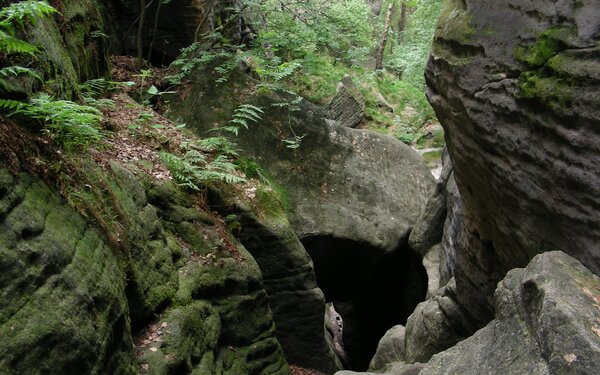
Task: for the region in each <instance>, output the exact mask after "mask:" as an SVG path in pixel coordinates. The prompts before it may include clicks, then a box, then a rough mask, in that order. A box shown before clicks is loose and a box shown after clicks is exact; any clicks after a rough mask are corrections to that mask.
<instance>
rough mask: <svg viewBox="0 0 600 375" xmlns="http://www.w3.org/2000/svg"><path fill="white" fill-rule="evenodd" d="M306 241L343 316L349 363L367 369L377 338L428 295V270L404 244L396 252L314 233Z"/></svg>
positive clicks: (322, 285) (325, 287)
mask: <svg viewBox="0 0 600 375" xmlns="http://www.w3.org/2000/svg"><path fill="white" fill-rule="evenodd" d="M302 243H303V245H304V247H305V248H306V250H307V251H308V253H309V254H310V256H311V258H312V259H313V262H314V267H315V273H316V277H317V284H318V285H319V287H320V288H321V289H322V290H323V292H324V294H325V299H326V301H327V302H331V303H333V304H334V306H335V309H336V311H337V312H338V313H339V314H340V315H341V316H342V318H343V326H344V330H343V344H344V349H345V352H346V355H347V363H346V367H347V368H349V369H352V370H358V371H361V370H363V371H364V370H366V369H367V367H368V365H369V361H370V360H371V358H372V357H373V355H374V353H375V350H376V348H377V343H378V342H379V339H380V338H381V337H382V336H383V335H384V334H385V332H386V331H387V330H388V329H389V328H391V327H393V326H394V325H397V324H403V325H404V324H406V319H407V318H408V316H409V315H410V314H411V313H412V312H413V310H414V309H415V307H416V305H417V304H418V303H419V302H421V301H423V300H424V299H425V294H426V291H427V274H426V272H425V269H424V268H423V266H422V264H421V259H420V258H419V256H418V255H416V254H415V253H414V252H413V251H412V250H411V249H410V248H409V246H408V244H407V243H403V244H402V245H400V246H399V247H398V248H397V249H395V250H394V251H392V252H387V253H386V252H384V251H383V250H381V249H379V248H376V247H373V246H370V245H368V244H364V243H360V242H356V241H352V240H348V239H342V238H335V237H333V236H312V237H307V238H304V239H303V240H302Z"/></svg>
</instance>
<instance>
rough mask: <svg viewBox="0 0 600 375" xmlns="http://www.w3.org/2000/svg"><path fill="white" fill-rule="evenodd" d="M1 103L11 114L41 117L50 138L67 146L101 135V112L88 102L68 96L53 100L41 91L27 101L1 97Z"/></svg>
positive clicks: (78, 144) (82, 142)
mask: <svg viewBox="0 0 600 375" xmlns="http://www.w3.org/2000/svg"><path fill="white" fill-rule="evenodd" d="M0 107H2V108H5V109H9V110H11V115H16V114H22V115H24V116H26V117H28V118H31V119H35V120H39V121H41V122H42V123H43V125H44V128H43V130H44V131H45V132H46V133H48V134H49V135H50V138H51V139H52V140H54V141H56V142H57V143H59V144H60V145H62V146H63V147H65V148H66V149H73V148H77V147H80V146H84V145H87V144H90V143H92V142H97V141H98V140H100V138H101V133H100V130H99V129H100V122H101V121H102V113H101V112H100V111H99V110H97V109H96V108H93V107H90V106H86V105H80V104H77V103H75V102H72V101H70V100H55V99H54V98H52V97H51V96H50V95H48V94H46V93H43V92H42V93H38V94H37V96H35V97H34V98H32V99H31V100H30V103H22V102H18V101H14V100H0Z"/></svg>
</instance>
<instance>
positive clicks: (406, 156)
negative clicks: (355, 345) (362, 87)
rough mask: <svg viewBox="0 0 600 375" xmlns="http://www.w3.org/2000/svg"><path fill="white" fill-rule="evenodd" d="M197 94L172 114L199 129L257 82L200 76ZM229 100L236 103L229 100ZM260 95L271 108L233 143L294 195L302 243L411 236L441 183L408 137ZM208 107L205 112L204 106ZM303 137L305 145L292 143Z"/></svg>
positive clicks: (174, 105)
mask: <svg viewBox="0 0 600 375" xmlns="http://www.w3.org/2000/svg"><path fill="white" fill-rule="evenodd" d="M194 81H195V82H196V84H195V85H193V86H192V87H191V91H190V92H189V95H187V96H186V97H185V98H182V99H181V100H172V101H171V109H170V112H171V113H170V115H171V117H173V118H175V119H177V121H182V122H185V123H187V124H191V126H193V127H194V129H196V130H198V131H206V130H208V129H212V128H214V127H215V126H217V125H223V124H225V123H226V122H227V121H228V120H229V119H230V116H231V113H233V110H234V109H235V108H236V107H237V106H238V105H239V104H240V103H239V102H236V99H239V98H240V97H242V98H243V97H245V94H243V93H245V92H248V91H249V90H252V89H253V87H252V85H253V83H252V82H251V81H250V80H249V79H248V77H245V76H244V75H243V74H242V73H239V72H238V73H235V72H234V73H233V74H232V76H231V77H230V79H229V81H228V82H229V83H230V84H228V85H227V87H226V86H224V85H214V84H213V83H212V82H211V80H210V74H204V73H203V74H201V75H197V76H196V77H195V78H194ZM223 98H228V100H223ZM286 99H290V98H282V97H278V96H274V94H265V95H260V96H259V98H258V99H257V102H256V103H254V104H257V105H260V106H261V107H262V108H263V109H264V111H265V113H264V114H263V115H262V121H261V122H260V123H257V124H251V126H250V129H249V130H248V131H246V130H242V131H240V133H239V135H238V136H237V137H234V138H232V140H233V141H234V142H236V143H238V145H239V146H240V147H241V148H242V154H243V155H245V156H250V157H253V158H254V159H255V160H256V161H257V162H258V163H259V164H260V165H261V166H262V167H263V168H265V169H266V170H267V171H268V172H269V173H270V174H272V176H273V178H274V180H275V181H276V182H277V183H278V184H280V185H282V186H283V187H284V188H285V190H286V193H287V195H288V198H289V200H290V206H291V207H290V208H291V210H292V215H291V224H292V227H293V229H294V231H295V232H296V234H297V235H298V237H299V238H300V239H301V240H302V239H303V238H307V237H311V236H332V237H335V238H341V239H348V240H352V241H358V242H361V243H365V244H368V245H370V246H373V247H376V248H380V249H384V251H392V250H394V249H396V248H397V247H398V245H399V244H400V243H402V242H403V240H405V239H406V237H407V235H408V233H409V231H410V228H411V227H412V226H413V225H414V223H415V222H416V220H417V218H418V216H419V215H420V212H421V210H422V209H423V206H424V205H425V203H426V201H427V199H428V198H429V195H430V194H431V192H432V191H433V186H434V180H433V177H432V176H431V174H430V173H429V171H427V169H426V168H425V166H424V165H423V163H422V161H421V160H420V158H419V156H418V155H417V154H416V152H414V151H413V150H412V149H410V147H408V146H406V145H404V144H403V143H402V142H400V141H398V140H396V139H394V138H392V137H387V136H384V135H381V134H378V133H374V132H369V131H365V130H356V129H350V128H347V127H344V126H340V125H335V124H333V123H326V122H325V120H324V118H323V116H322V115H321V111H320V109H319V108H317V107H316V106H314V105H312V104H310V103H308V102H306V101H302V102H300V103H298V104H290V106H293V107H294V108H293V109H295V110H293V111H292V110H289V109H288V108H287V107H286V106H283V107H282V106H279V105H278V106H273V104H274V103H281V102H285V100H286ZM200 109H201V110H200ZM295 136H303V138H302V139H301V140H300V141H299V143H298V144H299V147H298V148H293V149H291V148H288V147H286V143H284V142H283V141H284V140H290V139H293V138H294V137H295Z"/></svg>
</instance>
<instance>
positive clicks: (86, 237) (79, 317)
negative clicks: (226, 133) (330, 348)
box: [0, 164, 289, 375]
mask: <svg viewBox="0 0 600 375" xmlns="http://www.w3.org/2000/svg"><path fill="white" fill-rule="evenodd" d="M86 173H87V177H89V178H91V179H93V180H94V181H95V182H96V183H97V184H98V185H101V186H102V187H103V188H102V189H103V191H104V192H105V193H106V194H107V197H109V196H110V197H113V199H115V200H116V201H117V202H118V204H119V206H118V210H119V214H118V216H117V218H118V220H119V225H118V226H116V227H114V228H122V231H121V232H113V233H112V236H108V234H107V232H104V231H100V230H99V229H97V228H96V227H95V226H94V225H92V223H91V222H90V221H88V220H87V219H86V218H84V217H83V216H81V215H79V214H78V213H76V212H75V211H74V210H73V209H72V208H70V207H69V206H68V205H67V204H66V202H65V201H64V200H62V198H60V197H59V195H58V194H57V193H56V192H54V191H52V190H51V189H50V188H48V187H47V186H46V185H45V184H44V183H43V182H41V181H40V180H39V179H37V178H34V177H30V176H28V175H25V174H21V175H18V176H13V175H11V174H10V173H8V172H7V171H6V170H0V253H1V255H2V257H1V260H0V271H1V274H2V275H3V276H2V278H0V286H1V290H2V299H1V301H2V302H0V334H1V335H2V337H3V340H1V342H0V372H2V373H8V374H11V373H47V374H80V373H90V374H99V373H123V374H134V373H138V371H139V370H147V371H148V372H149V373H153V374H167V373H174V372H177V371H186V372H192V371H197V372H199V373H213V372H214V371H216V368H219V369H220V370H222V371H223V373H226V374H231V375H234V374H241V373H248V374H265V375H266V374H273V373H281V374H287V373H288V372H289V370H288V367H287V364H286V362H285V360H284V358H283V352H282V349H281V346H280V344H279V342H278V341H277V339H276V337H275V327H274V324H273V319H272V315H271V311H270V308H269V303H268V298H267V293H266V292H265V290H264V287H263V282H262V275H261V273H260V269H259V267H258V265H257V264H256V262H255V261H254V259H253V258H252V256H251V255H250V254H249V253H248V252H247V251H246V250H245V249H244V248H243V246H241V245H239V244H236V243H235V242H230V246H229V247H228V246H224V242H225V243H226V242H227V240H226V239H224V238H222V237H219V236H218V233H219V232H218V230H216V229H215V227H214V226H213V224H211V221H210V219H209V218H207V216H206V215H205V214H204V215H203V214H202V213H201V212H200V211H198V210H197V209H195V208H194V207H193V206H192V205H191V203H190V201H189V198H186V196H185V195H184V194H182V193H181V192H180V191H179V190H178V189H176V188H175V187H174V186H173V185H172V184H171V185H170V186H169V185H165V186H159V187H155V188H153V189H151V190H150V191H148V192H146V190H145V188H144V186H143V185H142V184H141V183H140V182H139V181H138V180H137V179H136V177H135V176H134V175H133V174H132V173H131V172H129V171H128V170H126V169H124V168H121V167H119V166H118V165H116V164H113V165H112V166H111V167H110V172H108V171H104V170H101V169H97V168H96V169H94V168H89V169H88V170H87V172H86ZM81 196H83V195H81V194H80V195H75V194H74V195H73V196H72V197H73V199H74V200H76V199H77V197H81ZM109 202H110V200H107V201H103V203H104V204H105V206H104V207H105V209H106V210H109V211H110V210H111V209H114V207H112V208H111V206H110V203H109ZM151 202H154V203H156V202H160V204H158V203H156V205H153V204H152V203H151ZM113 220H115V219H114V218H113ZM96 222H97V223H103V224H102V225H110V223H109V222H103V217H101V216H99V217H96ZM105 228H106V227H105ZM175 236H178V237H179V239H180V242H181V243H185V246H183V247H182V246H180V245H179V244H178V243H177V242H176V241H175ZM232 249H234V250H232ZM232 251H233V252H232ZM236 254H237V255H236ZM155 319H156V320H157V321H156V320H155ZM132 332H140V333H139V334H135V336H136V339H135V340H134V334H133V333H132ZM134 343H135V350H134ZM136 356H137V358H136Z"/></svg>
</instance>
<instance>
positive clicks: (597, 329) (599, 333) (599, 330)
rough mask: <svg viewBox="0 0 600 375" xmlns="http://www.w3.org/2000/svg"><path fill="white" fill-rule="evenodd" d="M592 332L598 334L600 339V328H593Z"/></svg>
mask: <svg viewBox="0 0 600 375" xmlns="http://www.w3.org/2000/svg"><path fill="white" fill-rule="evenodd" d="M592 331H593V332H594V333H595V334H596V336H598V337H600V328H598V327H596V326H593V327H592Z"/></svg>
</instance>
